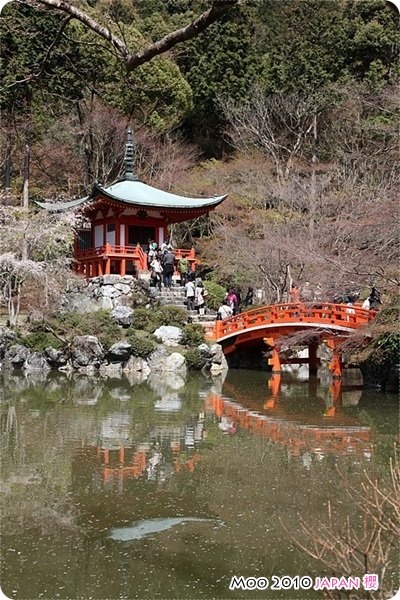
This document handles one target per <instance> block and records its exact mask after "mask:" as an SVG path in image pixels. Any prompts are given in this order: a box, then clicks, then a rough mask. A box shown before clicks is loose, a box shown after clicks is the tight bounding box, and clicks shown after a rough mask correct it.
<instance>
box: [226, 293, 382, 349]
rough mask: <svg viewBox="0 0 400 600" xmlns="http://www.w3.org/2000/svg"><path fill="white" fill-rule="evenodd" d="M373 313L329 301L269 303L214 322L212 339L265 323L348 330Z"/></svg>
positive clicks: (279, 325)
mask: <svg viewBox="0 0 400 600" xmlns="http://www.w3.org/2000/svg"><path fill="white" fill-rule="evenodd" d="M375 315H376V312H375V311H372V310H366V309H363V308H359V307H357V306H348V305H346V304H332V303H329V302H323V303H305V304H293V303H289V304H272V305H269V306H260V307H259V308H255V309H253V310H249V311H248V312H244V313H241V314H239V315H236V316H235V317H231V318H230V319H227V320H226V321H216V322H215V329H214V338H215V339H216V340H217V341H220V340H222V339H225V338H228V337H230V336H231V335H234V334H236V333H240V332H242V331H245V330H251V329H256V328H261V327H266V326H274V327H276V329H279V327H284V326H287V325H289V326H300V327H301V326H302V325H304V324H314V325H315V326H316V327H318V326H321V327H327V328H328V329H340V330H343V329H345V330H346V329H347V330H349V331H350V330H354V329H357V328H358V327H362V326H363V325H366V324H367V323H369V322H370V321H371V320H372V319H373V318H374V317H375Z"/></svg>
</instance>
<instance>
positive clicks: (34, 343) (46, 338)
mask: <svg viewBox="0 0 400 600" xmlns="http://www.w3.org/2000/svg"><path fill="white" fill-rule="evenodd" d="M20 342H21V344H23V345H24V346H26V347H27V348H30V349H31V350H34V351H35V352H43V350H45V349H46V348H48V347H49V346H51V347H52V348H57V349H60V348H62V347H63V346H64V344H63V343H62V342H61V340H59V339H58V338H56V337H55V336H54V335H53V334H52V333H49V332H48V331H40V330H38V331H32V332H30V333H27V334H26V335H25V336H22V337H21V338H20Z"/></svg>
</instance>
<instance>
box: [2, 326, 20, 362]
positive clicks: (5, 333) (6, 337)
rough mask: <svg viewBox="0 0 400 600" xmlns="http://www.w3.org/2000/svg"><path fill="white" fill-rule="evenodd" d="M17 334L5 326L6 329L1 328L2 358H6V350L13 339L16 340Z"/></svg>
mask: <svg viewBox="0 0 400 600" xmlns="http://www.w3.org/2000/svg"><path fill="white" fill-rule="evenodd" d="M15 337H16V334H15V333H14V332H13V331H11V329H8V328H7V327H5V328H4V329H0V358H4V355H5V353H6V350H7V348H8V347H9V346H11V344H12V343H13V341H14V340H15Z"/></svg>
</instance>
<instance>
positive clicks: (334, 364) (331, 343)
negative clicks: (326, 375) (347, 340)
mask: <svg viewBox="0 0 400 600" xmlns="http://www.w3.org/2000/svg"><path fill="white" fill-rule="evenodd" d="M325 343H326V345H327V346H328V348H330V349H331V350H332V359H331V361H330V363H329V370H330V372H331V373H332V378H333V379H341V378H342V372H343V363H342V356H341V352H340V351H339V349H338V347H337V341H336V340H335V339H328V340H326V342H325Z"/></svg>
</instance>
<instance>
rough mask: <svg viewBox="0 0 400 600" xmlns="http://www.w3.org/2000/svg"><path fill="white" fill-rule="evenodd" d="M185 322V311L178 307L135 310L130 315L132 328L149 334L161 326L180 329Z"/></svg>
mask: <svg viewBox="0 0 400 600" xmlns="http://www.w3.org/2000/svg"><path fill="white" fill-rule="evenodd" d="M186 322H187V311H186V310H185V309H184V308H181V307H180V306H160V307H159V308H150V309H148V308H137V309H136V310H135V311H134V313H133V315H132V327H133V328H134V329H144V330H145V331H148V332H149V333H154V331H155V330H156V329H157V328H158V327H161V325H175V326H176V327H182V325H184V324H185V323H186Z"/></svg>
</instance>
